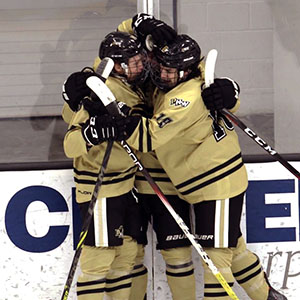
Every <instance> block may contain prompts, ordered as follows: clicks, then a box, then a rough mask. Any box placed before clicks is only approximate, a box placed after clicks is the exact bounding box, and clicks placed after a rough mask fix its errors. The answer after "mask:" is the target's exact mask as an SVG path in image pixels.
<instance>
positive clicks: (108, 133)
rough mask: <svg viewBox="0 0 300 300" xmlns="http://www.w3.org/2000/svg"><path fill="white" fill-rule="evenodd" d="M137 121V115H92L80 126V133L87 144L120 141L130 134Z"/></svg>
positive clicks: (138, 119)
mask: <svg viewBox="0 0 300 300" xmlns="http://www.w3.org/2000/svg"><path fill="white" fill-rule="evenodd" d="M139 121H140V118H139V117H126V118H124V117H122V116H117V117H114V116H111V115H103V116H101V117H99V116H94V117H90V118H89V119H88V120H87V122H86V123H85V124H84V125H83V126H82V135H83V137H84V139H85V141H86V142H87V144H88V145H99V144H101V143H102V142H104V141H122V140H126V139H127V138H129V137H130V136H131V134H132V133H133V131H134V129H135V128H136V126H137V124H138V122H139Z"/></svg>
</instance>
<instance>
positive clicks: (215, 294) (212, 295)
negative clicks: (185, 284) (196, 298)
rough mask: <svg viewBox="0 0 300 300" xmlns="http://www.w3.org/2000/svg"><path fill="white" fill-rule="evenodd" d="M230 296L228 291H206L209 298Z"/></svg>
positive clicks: (205, 294) (205, 295)
mask: <svg viewBox="0 0 300 300" xmlns="http://www.w3.org/2000/svg"><path fill="white" fill-rule="evenodd" d="M226 296H228V294H227V292H219V293H207V292H204V297H207V298H218V297H220V298H221V297H226Z"/></svg>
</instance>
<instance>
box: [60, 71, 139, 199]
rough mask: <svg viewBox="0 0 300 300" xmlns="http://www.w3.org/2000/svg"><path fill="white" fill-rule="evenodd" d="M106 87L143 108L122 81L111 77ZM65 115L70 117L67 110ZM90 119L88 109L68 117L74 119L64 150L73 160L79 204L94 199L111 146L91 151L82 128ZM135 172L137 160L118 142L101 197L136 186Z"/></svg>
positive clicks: (101, 145) (122, 99)
mask: <svg viewBox="0 0 300 300" xmlns="http://www.w3.org/2000/svg"><path fill="white" fill-rule="evenodd" d="M106 84H107V86H108V87H109V88H110V89H111V90H112V92H113V93H114V95H115V96H116V98H117V99H118V100H120V101H123V102H125V103H126V104H127V105H128V106H130V107H133V106H139V104H141V103H142V100H141V99H140V97H139V96H138V94H137V93H135V92H133V91H132V89H131V88H130V86H129V85H128V84H126V83H125V82H122V81H121V80H120V79H117V78H114V77H109V78H108V80H107V81H106ZM65 113H66V114H68V110H67V108H65ZM88 118H89V114H88V112H87V111H86V110H84V108H81V109H80V110H79V111H78V112H77V113H74V114H73V116H72V118H71V120H70V117H66V118H65V119H66V120H67V121H69V120H70V125H69V130H68V132H67V133H66V135H65V138H64V150H65V154H66V156H67V157H70V158H73V167H74V181H75V185H76V200H77V202H79V203H81V202H85V201H90V199H91V195H92V192H93V189H94V186H95V182H96V180H97V177H98V174H99V171H100V167H101V163H102V160H103V156H104V153H105V149H106V146H107V143H106V142H104V143H101V144H100V145H96V146H93V147H91V148H90V149H87V146H86V142H85V140H84V138H83V136H82V134H81V128H82V124H83V123H85V122H86V121H87V120H88ZM135 173H136V165H135V164H134V162H133V160H132V159H131V158H130V157H129V156H128V154H127V153H126V151H125V150H124V149H123V147H122V146H121V145H119V144H118V143H116V142H115V143H114V145H113V148H112V152H111V155H110V158H109V162H108V166H107V169H106V172H105V174H104V180H103V184H102V186H101V189H100V191H99V195H98V197H99V198H102V197H114V196H118V195H121V194H125V193H127V192H128V191H130V190H131V189H132V188H133V186H134V180H135Z"/></svg>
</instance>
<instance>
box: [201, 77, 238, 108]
mask: <svg viewBox="0 0 300 300" xmlns="http://www.w3.org/2000/svg"><path fill="white" fill-rule="evenodd" d="M239 93H240V87H239V85H238V84H237V83H236V82H235V81H233V80H232V79H230V78H216V79H215V80H214V83H212V84H211V85H210V86H209V87H207V88H205V89H204V90H203V91H202V93H201V96H202V99H203V102H204V104H205V106H206V107H207V109H208V110H220V109H223V108H228V109H230V108H233V107H234V106H235V104H236V102H237V100H238V98H239Z"/></svg>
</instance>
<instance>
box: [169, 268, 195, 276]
mask: <svg viewBox="0 0 300 300" xmlns="http://www.w3.org/2000/svg"><path fill="white" fill-rule="evenodd" d="M193 274H194V269H193V270H190V271H187V272H181V273H171V272H169V271H166V275H168V276H173V277H185V276H190V275H193Z"/></svg>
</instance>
